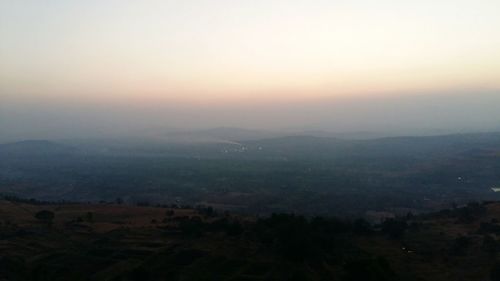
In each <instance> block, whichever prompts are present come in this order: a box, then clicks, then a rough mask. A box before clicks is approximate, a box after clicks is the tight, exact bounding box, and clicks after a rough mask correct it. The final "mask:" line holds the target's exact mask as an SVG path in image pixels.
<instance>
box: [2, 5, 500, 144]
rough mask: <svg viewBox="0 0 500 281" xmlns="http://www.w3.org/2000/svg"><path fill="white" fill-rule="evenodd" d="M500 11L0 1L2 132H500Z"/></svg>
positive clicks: (480, 7) (489, 8) (444, 7)
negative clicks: (497, 129)
mask: <svg viewBox="0 0 500 281" xmlns="http://www.w3.org/2000/svg"><path fill="white" fill-rule="evenodd" d="M499 11H500V1H498V0H440V1H435V0H433V1H431V0H421V1H406V0H376V1H375V0H373V1H371V0H352V1H339V0H329V1H326V0H316V1H311V0H286V1H285V0H265V1H264V0H252V1H249V0H247V1H243V0H197V1H195V0H179V1H174V0H170V1H169V0H164V1H148V0H145V1H127V0H119V1H118V0H116V1H115V0H108V1H102V0H95V1H94V0H87V1H62V0H61V1H58V0H45V1H40V0H33V1H29V0H23V1H19V0H12V1H9V0H0V62H1V63H0V133H1V134H3V135H4V136H6V135H11V136H12V137H14V136H15V137H17V138H28V137H37V136H45V135H46V136H51V135H52V134H53V135H54V136H55V135H60V136H67V137H71V136H72V135H75V134H76V132H78V133H79V134H80V135H85V134H91V133H92V132H97V131H101V132H103V131H111V130H113V129H114V130H118V129H117V128H120V129H119V130H121V131H127V130H139V131H140V130H141V129H145V128H158V127H193V128H195V127H210V126H237V127H253V128H255V127H263V128H291V127H297V128H298V127H320V128H324V129H328V130H383V129H398V128H403V127H406V128H431V127H432V128H434V127H435V128H440V127H449V128H454V129H464V128H465V129H467V128H480V127H481V128H490V127H495V126H496V124H500V113H498V112H500V110H498V109H499V108H498V105H497V104H498V102H500V98H499V96H500V91H499V89H500V17H499V16H498V12H499ZM409 113H411V116H409ZM436 116H437V117H436ZM395 120H398V121H400V122H395ZM37 132H38V133H37ZM42 132H44V133H42Z"/></svg>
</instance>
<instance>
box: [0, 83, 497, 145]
mask: <svg viewBox="0 0 500 281" xmlns="http://www.w3.org/2000/svg"><path fill="white" fill-rule="evenodd" d="M499 124H500V91H497V90H487V91H486V90H476V91H473V90H467V91H465V90H461V91H447V92H424V93H405V94H402V95H394V94H392V95H389V94H388V95H383V96H380V95H378V96H373V97H342V98H323V99H321V98H316V99H304V100H300V101H298V100H285V99H284V100H275V101H272V102H271V101H264V100H261V101H248V102H247V103H245V102H241V101H239V102H225V103H221V104H218V103H216V102H213V103H210V104H201V103H200V104H195V103H186V102H177V103H172V102H170V103H168V102H160V103H136V104H134V103H132V102H129V103H126V102H121V103H118V102H115V103H111V102H93V103H90V102H84V101H78V100H74V101H69V100H67V101H59V102H56V101H51V100H43V99H39V100H37V99H31V100H29V101H22V100H20V99H17V100H16V99H10V100H6V101H5V102H2V103H1V104H0V132H1V134H0V140H1V141H3V142H6V141H15V140H23V139H71V138H110V137H156V136H162V135H164V134H167V133H168V132H169V131H177V130H197V129H208V128H214V127H238V128H245V129H258V130H270V131H288V132H301V131H312V130H321V131H327V132H333V133H355V132H372V133H377V134H379V135H384V134H386V135H421V134H424V135H425V134H441V133H456V132H476V131H495V130H498V129H500V128H499V126H500V125H499Z"/></svg>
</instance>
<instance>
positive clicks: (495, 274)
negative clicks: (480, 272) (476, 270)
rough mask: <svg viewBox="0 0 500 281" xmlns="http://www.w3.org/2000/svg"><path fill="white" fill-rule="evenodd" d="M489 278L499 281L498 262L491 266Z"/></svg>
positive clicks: (499, 265) (492, 280) (499, 269)
mask: <svg viewBox="0 0 500 281" xmlns="http://www.w3.org/2000/svg"><path fill="white" fill-rule="evenodd" d="M490 280H491V281H500V264H498V263H497V264H495V265H494V266H493V268H492V269H491V270H490Z"/></svg>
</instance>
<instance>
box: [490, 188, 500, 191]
mask: <svg viewBox="0 0 500 281" xmlns="http://www.w3.org/2000/svg"><path fill="white" fill-rule="evenodd" d="M491 190H493V192H500V187H492V188H491Z"/></svg>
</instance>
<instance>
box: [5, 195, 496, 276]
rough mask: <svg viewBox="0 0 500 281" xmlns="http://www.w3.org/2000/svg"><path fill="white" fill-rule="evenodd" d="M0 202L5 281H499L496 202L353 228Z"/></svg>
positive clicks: (288, 219) (190, 211)
mask: <svg viewBox="0 0 500 281" xmlns="http://www.w3.org/2000/svg"><path fill="white" fill-rule="evenodd" d="M119 203H120V202H117V203H114V204H109V203H108V204H77V203H52V204H51V203H49V202H38V201H25V200H14V199H13V198H6V199H3V200H0V280H9V281H10V280H12V281H16V280H123V281H125V280H141V281H148V280H346V281H347V280H352V281H355V280H356V281H357V280H364V281H371V280H373V281H384V280H415V281H416V280H429V281H430V280H471V281H472V280H500V279H499V278H500V265H499V264H498V262H497V253H498V252H499V250H500V242H499V241H498V240H497V235H498V234H500V224H499V221H498V219H500V203H496V202H493V203H492V202H490V203H470V204H469V205H467V206H463V207H457V208H452V209H449V210H444V211H441V212H438V213H432V214H427V215H420V216H413V215H412V214H408V215H407V216H405V217H400V218H395V219H389V220H386V221H384V222H382V223H381V224H378V225H371V224H369V223H368V222H366V221H364V220H362V219H358V220H349V221H348V220H343V219H338V218H331V217H329V218H327V217H310V218H306V217H302V216H298V215H293V214H274V215H271V216H268V217H262V218H258V217H251V216H239V215H232V214H230V213H227V212H225V213H220V212H217V211H216V210H214V209H212V208H211V207H203V206H199V207H196V208H181V207H176V206H168V207H167V206H163V207H150V206H130V205H124V204H119Z"/></svg>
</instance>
